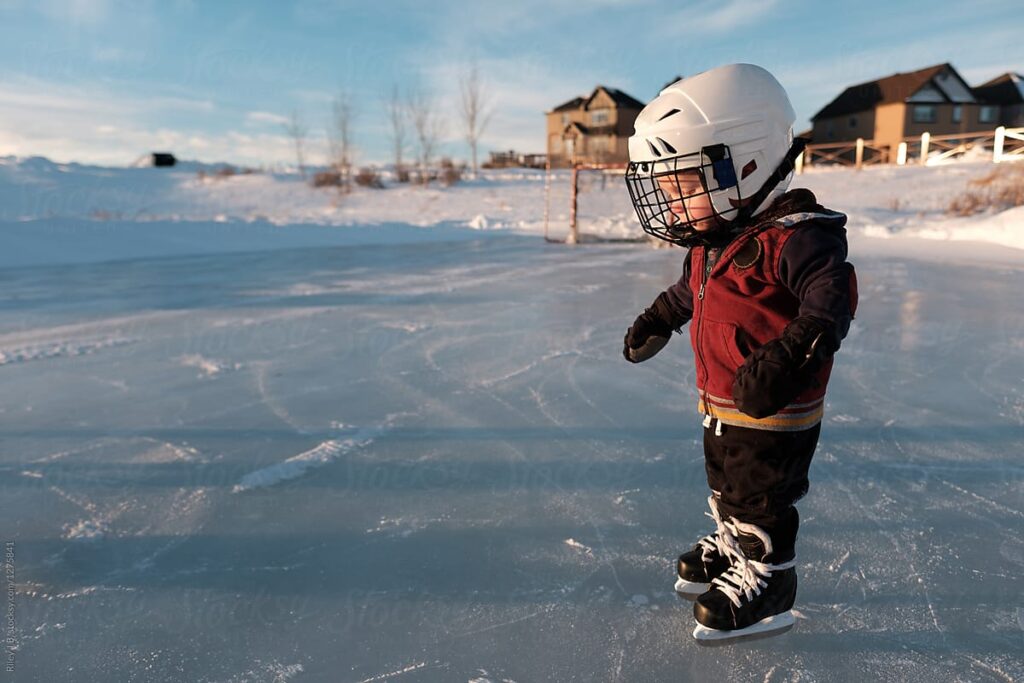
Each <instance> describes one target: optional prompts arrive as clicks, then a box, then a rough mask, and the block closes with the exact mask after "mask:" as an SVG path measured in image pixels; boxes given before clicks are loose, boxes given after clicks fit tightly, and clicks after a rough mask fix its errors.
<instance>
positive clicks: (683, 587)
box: [675, 577, 711, 600]
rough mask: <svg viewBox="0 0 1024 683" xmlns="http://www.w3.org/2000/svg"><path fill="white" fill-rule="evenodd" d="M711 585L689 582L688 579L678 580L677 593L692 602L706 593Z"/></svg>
mask: <svg viewBox="0 0 1024 683" xmlns="http://www.w3.org/2000/svg"><path fill="white" fill-rule="evenodd" d="M710 586H711V584H708V583H696V582H694V581H687V580H686V579H680V578H678V577H677V578H676V586H675V588H676V593H679V595H681V596H683V597H684V598H687V599H690V600H692V599H693V598H695V597H697V596H698V595H701V594H702V593H706V592H707V590H708V588H709V587H710Z"/></svg>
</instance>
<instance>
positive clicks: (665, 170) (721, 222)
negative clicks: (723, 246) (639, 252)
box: [625, 144, 743, 247]
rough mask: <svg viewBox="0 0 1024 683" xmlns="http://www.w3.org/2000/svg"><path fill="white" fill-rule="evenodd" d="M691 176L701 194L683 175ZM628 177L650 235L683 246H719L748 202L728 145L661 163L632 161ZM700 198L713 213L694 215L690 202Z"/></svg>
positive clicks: (641, 217)
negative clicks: (690, 187) (689, 186)
mask: <svg viewBox="0 0 1024 683" xmlns="http://www.w3.org/2000/svg"><path fill="white" fill-rule="evenodd" d="M687 173H693V174H694V175H696V177H697V179H699V181H700V186H701V190H700V191H699V192H687V191H686V190H684V188H683V186H682V183H681V182H680V177H681V176H683V175H684V174H687ZM625 178H626V187H627V188H628V189H629V196H630V198H631V199H632V200H633V208H634V209H636V214H637V217H638V218H639V219H640V224H641V225H642V226H643V229H644V231H645V232H647V233H648V234H650V235H653V236H654V237H657V238H658V239H662V240H665V241H667V242H672V243H673V244H678V245H679V246H682V247H692V246H696V245H700V244H704V245H712V244H716V243H718V242H719V241H720V240H721V239H722V237H723V236H724V233H727V232H728V228H729V227H730V225H729V224H730V221H731V220H732V219H733V218H735V217H736V215H737V214H738V213H739V207H740V204H741V203H742V200H743V197H742V196H741V194H740V188H739V183H738V182H737V180H736V170H735V167H734V166H733V161H732V154H731V153H730V152H729V147H728V145H723V144H718V145H710V146H708V147H704V148H703V149H701V151H699V152H693V153H690V154H680V155H677V156H673V157H666V158H665V159H659V160H657V161H641V162H630V163H629V166H628V167H627V168H626V176H625ZM666 188H667V192H666ZM670 195H674V196H670ZM701 197H706V199H704V200H701V199H700V198H701ZM695 200H696V201H703V203H706V204H707V206H708V209H707V215H695V214H694V212H692V211H691V208H690V207H689V206H688V204H691V205H692V204H693V203H694V202H695ZM723 207H724V208H723ZM698 227H699V228H700V229H698Z"/></svg>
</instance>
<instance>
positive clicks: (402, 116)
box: [386, 85, 407, 180]
mask: <svg viewBox="0 0 1024 683" xmlns="http://www.w3.org/2000/svg"><path fill="white" fill-rule="evenodd" d="M386 105H387V110H388V120H389V123H390V124H391V145H392V149H393V150H394V158H395V175H396V176H397V177H398V178H399V179H400V180H401V179H402V176H403V175H404V174H405V169H404V167H403V166H402V155H403V153H404V152H405V134H406V131H405V124H406V116H407V112H406V107H405V104H404V103H403V102H402V97H401V95H400V94H399V92H398V86H397V85H396V86H393V87H392V88H391V93H390V95H389V96H388V100H387V102H386Z"/></svg>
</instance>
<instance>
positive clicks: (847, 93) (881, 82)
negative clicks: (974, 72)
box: [811, 62, 969, 121]
mask: <svg viewBox="0 0 1024 683" xmlns="http://www.w3.org/2000/svg"><path fill="white" fill-rule="evenodd" d="M947 69H948V70H949V71H951V72H952V73H953V74H954V75H955V76H956V77H957V79H959V80H960V82H961V83H963V82H964V80H963V78H961V77H960V74H958V73H957V72H956V69H954V68H953V66H952V65H951V64H949V63H948V62H947V63H944V64H936V65H935V66H929V67H927V68H924V69H918V70H917V71H910V72H907V73H897V74H893V75H892V76H886V77H885V78H879V79H877V80H874V81H867V82H865V83H858V84H857V85H851V86H850V87H849V88H847V89H846V90H844V91H843V92H842V93H840V95H839V97H837V98H835V99H834V100H832V101H831V102H829V103H828V104H826V105H825V106H824V107H823V108H822V109H821V110H820V111H819V112H818V113H817V114H815V115H814V116H812V117H811V120H812V121H817V120H818V119H823V118H832V117H834V116H843V115H845V114H854V113H857V112H861V111H866V110H868V109H873V108H875V107H876V106H878V105H880V104H888V103H891V102H905V101H906V100H907V99H908V98H909V97H911V96H912V95H913V94H914V93H916V92H917V91H919V90H921V89H922V88H923V87H925V86H926V85H929V84H932V79H934V78H935V77H936V76H938V75H939V74H940V73H942V72H944V71H946V70H947ZM964 85H965V87H966V83H964ZM937 90H939V92H940V94H942V95H943V96H944V97H946V99H950V100H951V98H950V97H949V95H948V94H946V93H945V91H943V90H941V88H938V89H937ZM968 90H969V89H968ZM951 101H952V100H951Z"/></svg>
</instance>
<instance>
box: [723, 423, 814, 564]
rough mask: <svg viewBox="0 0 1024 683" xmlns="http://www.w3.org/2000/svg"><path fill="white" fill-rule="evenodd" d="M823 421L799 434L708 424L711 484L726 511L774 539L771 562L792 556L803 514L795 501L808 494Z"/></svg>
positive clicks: (781, 560)
mask: <svg viewBox="0 0 1024 683" xmlns="http://www.w3.org/2000/svg"><path fill="white" fill-rule="evenodd" d="M820 432H821V423H820V422H819V423H818V424H816V425H814V426H813V427H811V428H809V429H805V430H802V431H797V432H773V431H768V430H765V429H750V428H748V427H738V426H734V425H722V433H721V434H719V435H716V434H715V429H714V428H713V426H712V427H705V428H704V466H705V469H706V470H707V475H708V485H710V486H711V490H712V491H716V492H718V493H719V494H720V495H719V497H718V509H719V511H720V512H721V513H722V515H728V516H730V517H735V518H736V519H738V520H740V521H741V522H745V523H747V524H756V525H757V526H759V527H761V528H762V529H764V530H765V531H767V532H768V534H769V536H770V537H771V539H772V546H773V552H772V561H774V562H784V561H787V560H790V559H792V557H793V555H794V553H795V547H796V532H797V529H798V528H799V526H800V516H799V515H798V514H797V511H796V508H795V507H793V504H794V503H795V502H796V501H797V500H799V499H800V498H802V497H803V495H804V494H805V493H807V486H808V481H807V472H808V470H809V469H810V466H811V458H812V457H813V455H814V449H815V448H816V447H817V445H818V435H819V433H820Z"/></svg>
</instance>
